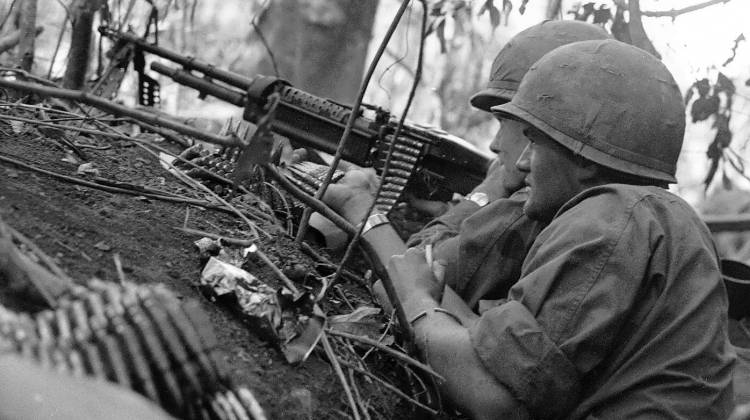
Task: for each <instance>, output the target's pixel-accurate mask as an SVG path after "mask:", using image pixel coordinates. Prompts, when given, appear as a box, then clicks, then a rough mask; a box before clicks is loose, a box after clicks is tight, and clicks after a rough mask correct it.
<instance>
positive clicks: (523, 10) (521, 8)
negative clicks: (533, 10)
mask: <svg viewBox="0 0 750 420" xmlns="http://www.w3.org/2000/svg"><path fill="white" fill-rule="evenodd" d="M528 2H529V0H523V1H522V2H521V7H519V8H518V12H519V13H521V14H524V13H526V3H528Z"/></svg>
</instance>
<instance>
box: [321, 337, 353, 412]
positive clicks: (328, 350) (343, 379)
mask: <svg viewBox="0 0 750 420" xmlns="http://www.w3.org/2000/svg"><path fill="white" fill-rule="evenodd" d="M320 342H321V343H322V344H323V350H325V352H326V356H328V360H329V361H330V362H331V365H332V366H333V371H334V372H336V376H338V378H339V381H340V382H341V386H343V387H344V392H345V393H346V399H347V400H348V401H349V406H350V407H351V409H352V414H353V415H354V419H355V420H359V418H360V417H359V410H358V409H357V404H356V403H355V402H354V396H352V390H351V388H349V384H348V383H347V382H346V377H345V376H344V371H343V370H341V365H339V360H338V358H337V357H336V354H335V353H334V352H333V348H332V347H331V343H330V342H329V341H328V337H327V336H326V334H325V333H323V334H322V335H321V337H320Z"/></svg>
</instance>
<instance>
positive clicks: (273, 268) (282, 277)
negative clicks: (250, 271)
mask: <svg viewBox="0 0 750 420" xmlns="http://www.w3.org/2000/svg"><path fill="white" fill-rule="evenodd" d="M251 252H252V253H254V254H255V255H257V256H258V258H260V260H261V261H263V264H265V265H266V267H268V268H270V269H271V271H273V272H274V274H276V277H278V278H279V279H280V280H281V281H282V282H283V283H284V286H286V288H287V289H289V290H290V291H291V292H292V293H293V294H294V296H295V297H297V296H299V294H300V293H299V289H297V286H295V285H294V282H292V281H291V280H290V279H289V277H287V276H286V274H284V273H283V272H282V271H281V270H280V269H279V267H277V266H276V264H274V263H273V261H271V260H270V259H269V258H268V255H266V254H265V253H264V252H263V251H261V250H260V248H259V247H258V246H257V245H255V250H254V251H251ZM323 338H325V335H324V336H323Z"/></svg>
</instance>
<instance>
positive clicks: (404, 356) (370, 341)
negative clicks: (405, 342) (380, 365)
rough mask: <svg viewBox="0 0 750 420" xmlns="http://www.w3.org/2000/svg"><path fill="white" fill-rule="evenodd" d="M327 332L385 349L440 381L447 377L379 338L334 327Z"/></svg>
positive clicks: (384, 350)
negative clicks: (375, 338)
mask: <svg viewBox="0 0 750 420" xmlns="http://www.w3.org/2000/svg"><path fill="white" fill-rule="evenodd" d="M326 332H327V333H328V334H331V335H335V336H337V337H342V338H346V339H347V340H352V341H357V342H359V343H362V344H365V345H368V346H371V347H374V348H376V349H378V350H381V351H383V352H385V353H387V354H389V355H391V356H393V357H394V358H396V359H398V360H400V361H402V362H404V363H406V364H408V365H411V366H414V367H416V368H419V369H420V370H422V371H424V372H425V373H429V374H430V375H432V376H434V377H435V378H436V379H437V380H439V381H442V382H445V378H443V377H442V376H441V375H440V374H439V373H437V372H435V371H434V370H433V369H432V368H431V367H429V366H428V365H426V364H424V363H422V362H420V361H418V360H416V359H413V358H411V357H409V355H407V354H406V353H402V352H400V351H396V350H394V349H392V348H390V347H388V346H386V345H385V344H383V343H381V342H379V341H377V340H373V339H372V338H370V337H365V336H361V335H355V334H349V333H347V332H344V331H337V330H333V329H330V328H327V329H326Z"/></svg>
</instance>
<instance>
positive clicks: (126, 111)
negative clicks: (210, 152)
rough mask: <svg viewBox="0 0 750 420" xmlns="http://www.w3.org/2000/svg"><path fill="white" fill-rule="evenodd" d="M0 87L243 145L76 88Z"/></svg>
mask: <svg viewBox="0 0 750 420" xmlns="http://www.w3.org/2000/svg"><path fill="white" fill-rule="evenodd" d="M0 87H6V88H10V89H16V90H19V91H24V92H33V93H36V94H37V95H39V96H42V97H53V98H62V99H68V100H72V101H78V102H83V103H85V104H88V105H91V106H94V107H96V108H99V109H101V110H104V111H107V112H109V113H111V114H113V115H116V116H126V117H131V118H135V119H138V120H142V121H145V122H147V123H149V124H153V125H156V126H161V127H166V128H169V129H171V130H174V131H177V132H179V133H183V134H186V135H188V136H191V137H194V138H196V139H200V140H203V141H207V142H209V143H214V144H219V145H222V146H244V144H243V143H242V141H241V140H240V139H239V138H238V137H237V136H234V135H232V136H219V135H216V134H211V133H207V132H205V131H201V130H198V129H197V128H194V127H190V126H189V125H185V124H181V123H178V122H175V121H171V120H168V119H166V118H162V117H160V116H158V115H153V114H151V113H148V112H145V111H139V110H135V109H132V108H128V107H126V106H122V105H119V104H116V103H114V102H112V101H108V100H106V99H103V98H101V97H98V96H96V95H91V94H89V93H86V92H82V91H78V90H70V89H62V88H54V87H47V86H40V85H37V84H34V83H26V82H18V81H13V80H8V79H0Z"/></svg>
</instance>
